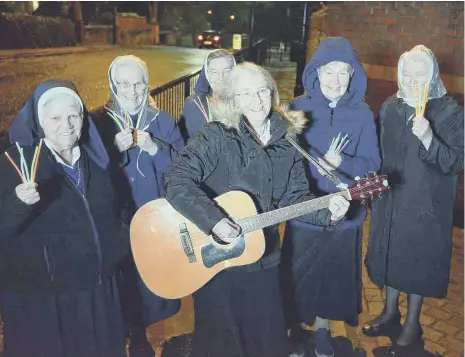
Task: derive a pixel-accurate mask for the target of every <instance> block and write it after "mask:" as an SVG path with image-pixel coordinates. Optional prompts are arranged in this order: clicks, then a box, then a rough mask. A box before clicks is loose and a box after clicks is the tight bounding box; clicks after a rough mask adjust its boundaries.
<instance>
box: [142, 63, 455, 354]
mask: <svg viewBox="0 0 465 357" xmlns="http://www.w3.org/2000/svg"><path fill="white" fill-rule="evenodd" d="M265 67H266V68H267V69H268V70H269V71H270V73H271V74H272V75H273V78H274V79H275V81H276V82H277V85H278V89H279V93H280V96H281V102H282V103H283V104H284V103H288V102H289V101H290V100H292V98H293V96H294V86H295V71H296V67H295V64H293V63H290V62H286V61H283V62H279V61H276V60H273V61H272V63H271V64H270V63H269V64H265ZM395 89H396V84H395V83H389V82H384V81H372V80H369V82H368V93H369V94H368V95H367V98H366V100H367V102H368V104H369V105H370V107H371V108H372V109H373V111H374V112H375V113H377V112H378V111H379V109H380V107H381V104H382V102H383V101H384V100H385V99H386V98H387V97H388V96H390V95H391V94H392V93H394V91H395ZM369 222H370V217H369V216H368V217H367V219H366V221H365V223H364V235H363V259H364V258H365V254H366V250H367V243H368V228H369ZM453 234H454V238H453V252H452V266H451V274H450V283H449V292H448V295H447V297H446V299H443V300H438V299H429V298H427V299H425V303H424V306H423V309H422V315H421V323H422V325H423V329H424V340H425V350H426V351H425V353H424V355H425V356H437V355H439V356H444V357H459V356H463V355H464V348H463V346H464V342H463V333H464V327H463V325H464V314H463V303H464V300H463V296H464V295H463V290H464V276H463V273H464V270H463V257H464V254H463V249H464V246H463V238H464V231H463V230H462V229H458V228H454V232H453ZM383 301H384V293H383V292H381V291H380V290H379V289H378V288H377V287H376V285H374V284H373V283H372V282H371V281H370V279H369V278H368V275H367V272H366V269H365V266H363V291H362V304H363V312H362V314H361V315H360V317H359V320H360V325H359V326H357V327H356V328H353V327H350V326H348V325H346V324H344V323H342V322H332V323H331V329H332V332H333V337H334V338H335V345H336V352H337V357H349V356H350V357H355V356H361V355H363V354H354V353H353V350H356V349H357V348H360V349H362V350H364V351H365V352H366V356H367V357H373V356H382V355H383V352H385V350H386V347H387V346H390V345H391V342H390V340H389V339H388V338H384V337H382V338H368V337H365V336H364V335H363V334H362V333H361V331H360V330H361V327H362V325H363V323H364V322H365V321H367V320H370V319H371V318H373V317H375V316H377V315H378V314H379V313H380V312H381V310H382V308H383ZM400 305H401V306H400V310H401V313H402V322H403V321H404V320H405V315H406V311H407V310H406V309H407V305H406V296H405V295H401V299H400ZM193 321H194V315H193V312H192V299H191V298H190V297H187V298H185V299H184V300H183V306H182V309H181V312H180V313H179V314H177V315H176V316H174V317H173V318H171V319H167V320H165V321H163V322H161V323H158V324H155V325H152V326H151V327H150V328H149V331H148V333H149V336H150V340H151V342H152V343H153V345H154V346H156V345H160V344H161V343H162V342H163V341H165V340H166V339H169V338H170V337H173V336H179V335H181V334H190V333H192V330H193ZM164 350H165V351H164V352H163V357H165V356H166V357H181V356H183V357H184V356H189V337H187V338H186V337H184V336H183V337H180V338H176V339H173V342H172V343H168V344H166V345H165V346H164ZM308 351H309V355H308V356H306V357H313V354H312V352H310V351H312V349H308ZM160 352H161V351H160ZM421 356H423V354H422V355H421ZM421 356H419V355H416V356H411V357H421ZM407 357H410V356H407Z"/></svg>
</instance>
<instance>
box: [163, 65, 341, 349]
mask: <svg viewBox="0 0 465 357" xmlns="http://www.w3.org/2000/svg"><path fill="white" fill-rule="evenodd" d="M230 80H231V85H230V86H229V87H230V93H228V96H227V97H226V99H225V100H224V101H220V102H218V103H216V105H215V106H214V107H213V108H212V112H213V121H212V122H210V123H208V124H207V125H206V126H205V127H204V129H203V130H202V131H201V132H199V133H198V135H197V136H196V137H194V138H192V139H191V140H190V141H189V143H188V145H187V146H186V148H185V150H184V151H183V152H181V153H180V154H179V155H178V156H177V157H176V158H175V160H174V162H173V164H172V165H171V167H170V168H169V169H168V170H167V171H166V173H165V175H164V186H165V193H166V198H167V200H168V201H169V203H170V204H171V205H172V206H173V207H174V208H175V209H176V210H177V211H178V212H179V213H181V214H182V215H183V216H185V217H186V218H187V219H189V220H190V221H192V222H193V223H194V224H196V225H197V226H198V227H199V228H200V229H201V230H202V231H203V232H205V233H207V234H210V233H213V235H214V236H216V237H215V239H216V240H217V241H218V242H219V244H232V243H234V240H235V238H238V237H239V236H240V234H241V228H240V227H239V226H238V225H237V224H236V223H234V222H233V221H232V220H230V219H229V218H228V217H227V215H226V214H225V213H224V211H222V210H221V209H220V208H219V207H218V206H217V205H216V204H215V201H213V197H209V196H208V195H207V193H206V192H205V191H204V190H203V188H205V187H209V188H212V189H213V191H214V192H216V193H218V194H219V195H220V194H223V193H226V192H228V191H231V190H241V191H245V192H246V193H248V194H249V195H250V196H251V197H252V199H253V201H254V203H255V205H256V207H257V209H258V211H259V213H263V212H268V211H271V210H274V209H276V208H277V207H278V206H287V205H291V204H294V203H298V202H302V201H306V200H309V199H312V198H315V196H314V195H313V194H312V193H311V192H310V190H309V183H308V181H307V178H306V175H305V171H304V164H303V157H302V156H301V154H300V153H299V152H298V151H297V150H296V149H295V148H294V147H293V146H292V144H291V143H290V142H289V141H288V140H287V139H286V136H287V135H290V136H291V137H295V135H296V134H297V133H299V132H300V131H301V130H302V129H303V128H304V125H305V123H306V119H305V118H304V116H303V113H301V112H291V111H284V110H278V109H274V108H273V105H276V106H277V105H279V95H278V91H277V88H276V84H275V83H274V81H273V79H272V78H271V76H270V74H269V73H268V72H267V71H265V70H264V69H263V68H261V67H259V66H256V65H254V64H251V63H242V64H240V65H238V66H237V67H235V68H234V69H232V72H231V77H230ZM213 174H214V175H213ZM219 175H221V177H222V178H223V179H222V180H218V179H217V178H218V177H219ZM209 177H215V178H216V179H215V180H214V181H213V180H209ZM348 207H349V202H348V201H347V200H346V199H345V198H344V197H342V196H334V197H332V198H331V199H330V200H329V209H326V208H325V209H321V210H319V211H316V212H313V213H310V214H307V215H304V216H302V217H301V218H300V219H301V220H303V221H305V222H308V223H312V224H315V225H319V226H325V227H326V226H335V225H336V224H337V222H338V221H340V220H341V219H342V218H343V217H344V215H345V213H346V212H347V209H348ZM330 229H331V228H330ZM263 231H264V234H265V240H266V248H265V253H264V255H263V256H262V258H261V259H259V260H258V261H257V262H255V263H253V264H249V265H244V266H240V267H233V268H228V269H226V270H225V271H223V272H220V273H219V274H217V275H216V276H215V277H214V278H213V279H212V280H211V281H210V282H208V283H207V284H206V285H205V286H203V287H202V288H201V289H199V290H198V291H196V292H195V293H194V294H193V296H194V306H195V331H194V338H193V343H192V356H193V357H207V356H215V357H216V356H221V357H232V356H234V357H239V356H240V357H284V356H287V355H288V354H289V350H288V346H287V336H286V329H285V325H284V316H283V311H282V301H281V293H280V286H279V285H280V281H279V271H278V265H279V261H280V240H279V233H278V226H277V225H274V226H271V227H269V228H265V229H264V230H263Z"/></svg>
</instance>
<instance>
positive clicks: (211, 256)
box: [201, 235, 245, 268]
mask: <svg viewBox="0 0 465 357" xmlns="http://www.w3.org/2000/svg"><path fill="white" fill-rule="evenodd" d="M212 237H213V235H212ZM215 242H216V240H215ZM224 245H225V244H224V242H223V244H221V246H215V245H214V244H212V243H209V244H205V245H204V246H203V247H202V248H201V253H202V261H203V264H204V266H205V267H206V268H211V267H213V266H215V265H216V264H218V263H221V262H223V261H225V260H228V259H233V258H238V257H240V256H241V255H242V253H243V252H244V250H245V237H244V235H240V236H239V237H237V238H236V241H235V242H234V244H232V245H231V247H230V248H228V249H224V248H222V247H223V246H224ZM226 245H228V243H226Z"/></svg>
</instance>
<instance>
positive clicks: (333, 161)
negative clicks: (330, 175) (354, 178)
mask: <svg viewBox="0 0 465 357" xmlns="http://www.w3.org/2000/svg"><path fill="white" fill-rule="evenodd" d="M318 162H319V163H320V165H321V166H323V167H324V168H325V169H326V170H327V171H333V170H336V169H337V168H338V167H339V166H340V165H341V162H342V157H341V155H333V154H326V155H325V156H324V158H323V159H322V158H319V159H318ZM318 172H319V173H320V175H324V174H323V172H321V171H320V170H318Z"/></svg>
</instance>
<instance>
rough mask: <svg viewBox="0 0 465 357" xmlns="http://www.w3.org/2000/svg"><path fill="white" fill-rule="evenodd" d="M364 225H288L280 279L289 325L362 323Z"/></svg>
mask: <svg viewBox="0 0 465 357" xmlns="http://www.w3.org/2000/svg"><path fill="white" fill-rule="evenodd" d="M361 275H362V228H361V227H354V228H349V229H344V230H341V229H335V230H323V231H316V230H309V229H308V228H306V227H304V226H302V225H290V224H288V225H287V227H286V231H285V237H284V241H283V246H282V260H281V277H282V288H283V299H284V304H285V314H286V320H287V321H286V324H287V326H288V327H291V326H293V325H295V324H296V323H299V322H305V323H306V324H308V325H312V324H313V323H314V321H315V318H316V317H317V316H318V317H320V318H324V319H329V320H334V321H344V322H346V323H348V324H349V325H351V326H357V325H358V314H359V313H360V312H361V311H362V304H361V283H362V279H361Z"/></svg>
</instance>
